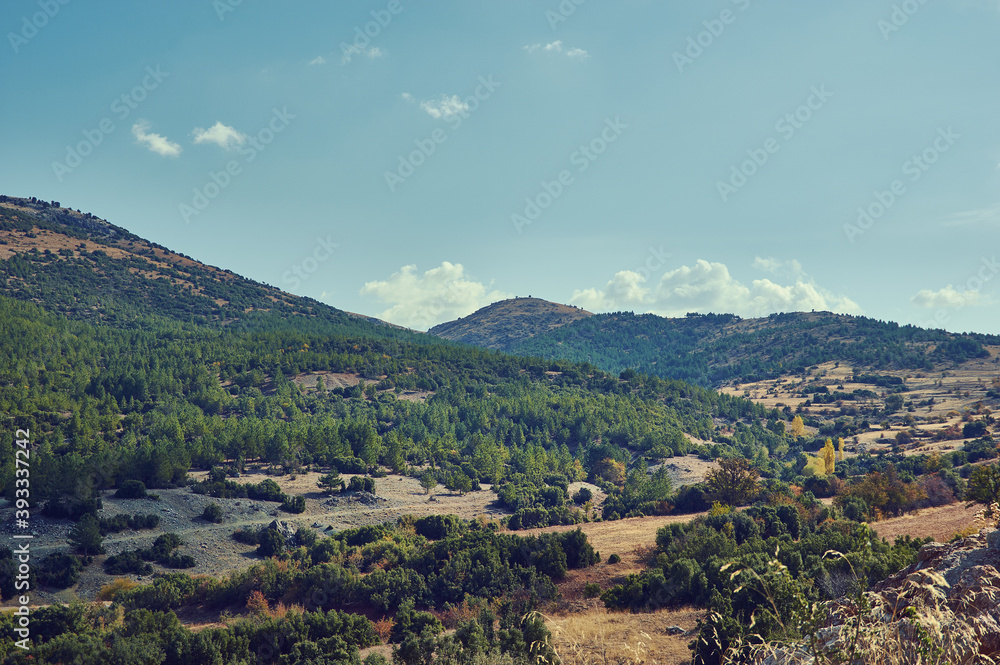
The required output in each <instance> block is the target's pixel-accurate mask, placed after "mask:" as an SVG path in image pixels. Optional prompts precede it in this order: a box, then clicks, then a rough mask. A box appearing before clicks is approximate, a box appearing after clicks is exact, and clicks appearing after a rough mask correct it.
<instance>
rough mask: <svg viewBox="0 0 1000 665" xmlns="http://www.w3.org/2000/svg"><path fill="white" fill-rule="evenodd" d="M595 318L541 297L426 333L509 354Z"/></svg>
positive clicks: (506, 303) (502, 303)
mask: <svg viewBox="0 0 1000 665" xmlns="http://www.w3.org/2000/svg"><path fill="white" fill-rule="evenodd" d="M589 316H593V314H591V313H590V312H588V311H586V310H583V309H580V308H579V307H573V306H572V305H560V304H558V303H554V302H549V301H547V300H542V299H540V298H531V297H528V298H514V299H512V300H501V301H500V302H495V303H493V304H492V305H488V306H486V307H483V308H482V309H480V310H477V311H475V312H473V313H472V314H469V315H468V316H465V317H462V318H460V319H457V320H455V321H449V322H448V323H442V324H440V325H436V326H434V327H433V328H431V329H430V330H428V331H427V332H429V333H430V334H431V335H435V336H437V337H441V338H443V339H448V340H452V341H455V342H464V343H465V344H473V345H475V346H481V347H483V348H487V349H499V350H501V351H508V350H510V349H513V348H516V347H517V346H518V345H519V344H521V343H523V342H525V341H526V340H528V339H530V338H532V337H536V336H538V335H542V334H545V333H547V332H549V331H552V330H555V329H556V328H559V327H561V326H565V325H567V324H570V323H573V322H574V321H579V320H581V319H586V318H587V317H589Z"/></svg>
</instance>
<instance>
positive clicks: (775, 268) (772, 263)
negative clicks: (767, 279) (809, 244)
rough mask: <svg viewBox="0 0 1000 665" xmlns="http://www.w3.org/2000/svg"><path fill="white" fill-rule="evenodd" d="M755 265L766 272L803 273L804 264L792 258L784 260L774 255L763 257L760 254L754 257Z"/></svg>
mask: <svg viewBox="0 0 1000 665" xmlns="http://www.w3.org/2000/svg"><path fill="white" fill-rule="evenodd" d="M753 267H754V268H756V269H757V270H763V271H764V272H767V273H771V274H775V273H779V272H783V273H790V274H792V275H800V274H802V264H801V263H799V262H798V261H796V260H795V259H791V260H790V261H782V260H780V259H776V258H774V257H773V256H769V257H767V258H761V257H759V256H757V257H754V260H753Z"/></svg>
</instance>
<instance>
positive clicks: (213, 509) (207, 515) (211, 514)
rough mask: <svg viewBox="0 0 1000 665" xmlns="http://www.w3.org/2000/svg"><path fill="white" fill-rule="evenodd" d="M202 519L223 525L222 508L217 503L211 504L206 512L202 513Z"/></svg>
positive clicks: (206, 507)
mask: <svg viewBox="0 0 1000 665" xmlns="http://www.w3.org/2000/svg"><path fill="white" fill-rule="evenodd" d="M201 519H203V520H205V521H207V522H214V523H216V524H221V523H222V506H220V505H219V504H217V503H210V504H208V505H207V506H205V510H203V511H202V513H201Z"/></svg>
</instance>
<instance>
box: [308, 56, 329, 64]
mask: <svg viewBox="0 0 1000 665" xmlns="http://www.w3.org/2000/svg"><path fill="white" fill-rule="evenodd" d="M309 64H310V65H325V64H326V58H324V57H323V56H321V55H319V56H316V57H315V58H313V59H312V60H310V61H309Z"/></svg>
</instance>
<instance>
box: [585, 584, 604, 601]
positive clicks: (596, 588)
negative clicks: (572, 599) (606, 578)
mask: <svg viewBox="0 0 1000 665" xmlns="http://www.w3.org/2000/svg"><path fill="white" fill-rule="evenodd" d="M600 595H601V585H600V584H595V583H594V582H588V583H587V584H586V585H584V587H583V597H584V598H597V597H598V596H600Z"/></svg>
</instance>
